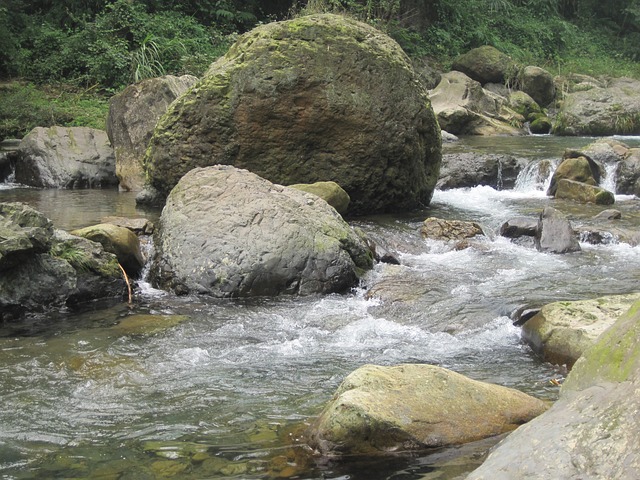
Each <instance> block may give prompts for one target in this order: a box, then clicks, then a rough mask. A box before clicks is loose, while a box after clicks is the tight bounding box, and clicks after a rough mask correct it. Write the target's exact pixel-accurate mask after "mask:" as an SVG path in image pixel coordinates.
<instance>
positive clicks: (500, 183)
mask: <svg viewBox="0 0 640 480" xmlns="http://www.w3.org/2000/svg"><path fill="white" fill-rule="evenodd" d="M497 177H498V178H497V180H496V190H502V186H503V183H502V159H498V175H497Z"/></svg>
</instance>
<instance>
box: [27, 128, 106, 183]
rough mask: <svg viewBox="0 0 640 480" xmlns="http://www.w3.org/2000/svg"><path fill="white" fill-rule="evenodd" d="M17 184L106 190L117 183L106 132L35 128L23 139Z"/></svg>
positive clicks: (91, 129)
mask: <svg viewBox="0 0 640 480" xmlns="http://www.w3.org/2000/svg"><path fill="white" fill-rule="evenodd" d="M15 179H16V182H18V183H22V184H24V185H29V186H32V187H44V188H109V187H115V186H116V185H117V184H118V178H117V177H116V175H115V156H114V153H113V149H112V148H111V145H110V144H109V139H108V138H107V134H106V132H104V131H102V130H96V129H93V128H87V127H50V128H43V127H36V128H34V129H33V130H32V131H31V132H29V134H28V135H27V136H26V137H24V138H23V139H22V141H21V142H20V147H19V159H18V161H17V162H16V167H15Z"/></svg>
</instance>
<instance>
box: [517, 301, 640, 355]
mask: <svg viewBox="0 0 640 480" xmlns="http://www.w3.org/2000/svg"><path fill="white" fill-rule="evenodd" d="M638 300H640V293H635V294H629V295H612V296H608V297H601V298H596V299H594V300H581V301H575V302H554V303H550V304H548V305H545V306H543V307H542V309H541V310H540V312H539V313H538V314H536V315H535V316H534V317H533V318H531V319H529V320H528V321H527V322H526V323H525V324H524V325H523V326H522V338H523V339H524V340H525V341H526V342H527V343H528V344H529V345H530V346H531V348H532V349H533V350H534V351H535V352H536V353H538V354H539V355H541V356H542V358H543V359H544V360H545V361H547V362H551V363H556V364H558V365H563V364H564V365H567V367H569V368H571V367H572V366H573V364H574V363H575V362H576V361H577V360H578V358H580V356H581V355H582V353H583V352H584V351H585V350H586V349H587V348H589V347H590V346H591V345H593V343H594V342H595V340H596V338H598V337H599V336H600V334H601V333H602V332H604V331H605V330H606V329H607V328H609V327H610V326H611V325H613V323H614V322H615V321H616V320H617V319H618V318H619V317H620V316H621V315H622V314H623V313H624V312H626V311H627V310H628V309H629V307H630V306H631V305H633V303H634V302H636V301H638Z"/></svg>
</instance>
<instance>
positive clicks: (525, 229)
mask: <svg viewBox="0 0 640 480" xmlns="http://www.w3.org/2000/svg"><path fill="white" fill-rule="evenodd" d="M537 231H538V220H537V219H535V218H529V217H515V218H510V219H509V220H507V221H506V222H504V223H503V224H502V225H501V226H500V235H501V236H503V237H507V238H519V237H535V236H536V232H537Z"/></svg>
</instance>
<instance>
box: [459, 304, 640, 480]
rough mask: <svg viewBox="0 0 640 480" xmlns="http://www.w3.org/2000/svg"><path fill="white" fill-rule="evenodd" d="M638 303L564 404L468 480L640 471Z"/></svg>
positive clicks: (509, 441)
mask: <svg viewBox="0 0 640 480" xmlns="http://www.w3.org/2000/svg"><path fill="white" fill-rule="evenodd" d="M638 389H640V302H636V303H634V304H633V306H632V307H631V308H630V309H629V310H628V311H627V312H626V313H625V314H623V315H622V316H621V317H620V318H619V319H618V320H617V321H616V322H615V323H614V324H613V325H612V326H611V327H610V328H608V329H607V330H606V331H605V332H604V333H602V334H601V335H600V336H599V337H598V339H597V340H596V342H595V343H594V344H593V345H592V346H591V347H589V348H588V349H587V350H586V351H585V352H584V353H583V355H582V357H581V358H580V359H579V360H578V361H577V362H576V363H575V365H574V367H573V369H572V370H571V372H570V373H569V375H568V377H567V379H566V381H565V382H564V384H563V386H562V388H561V390H560V399H559V400H558V401H557V402H556V403H555V404H554V405H553V406H552V407H551V408H550V409H549V410H548V411H547V412H545V413H544V414H542V415H540V416H539V417H538V418H536V419H534V420H532V421H531V422H530V423H528V424H527V425H523V426H522V427H520V428H518V429H517V430H516V431H515V432H513V433H511V434H510V435H509V436H508V437H507V438H506V439H504V440H503V441H502V442H501V443H500V444H499V445H498V447H497V448H496V449H495V450H494V451H493V452H492V453H491V454H490V455H489V457H488V458H487V460H486V461H485V462H484V463H483V464H482V466H481V467H480V468H478V469H477V470H475V471H474V472H472V473H471V474H470V475H469V476H468V477H467V480H484V479H486V480H511V479H514V478H530V479H540V480H543V479H545V480H546V479H549V478H553V479H558V480H570V479H578V478H585V479H586V478H593V479H596V478H602V479H605V478H607V479H609V478H611V479H613V478H616V479H633V478H637V474H638V471H640V450H638V448H637V445H638V435H640V417H639V416H638V410H640V396H638Z"/></svg>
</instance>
